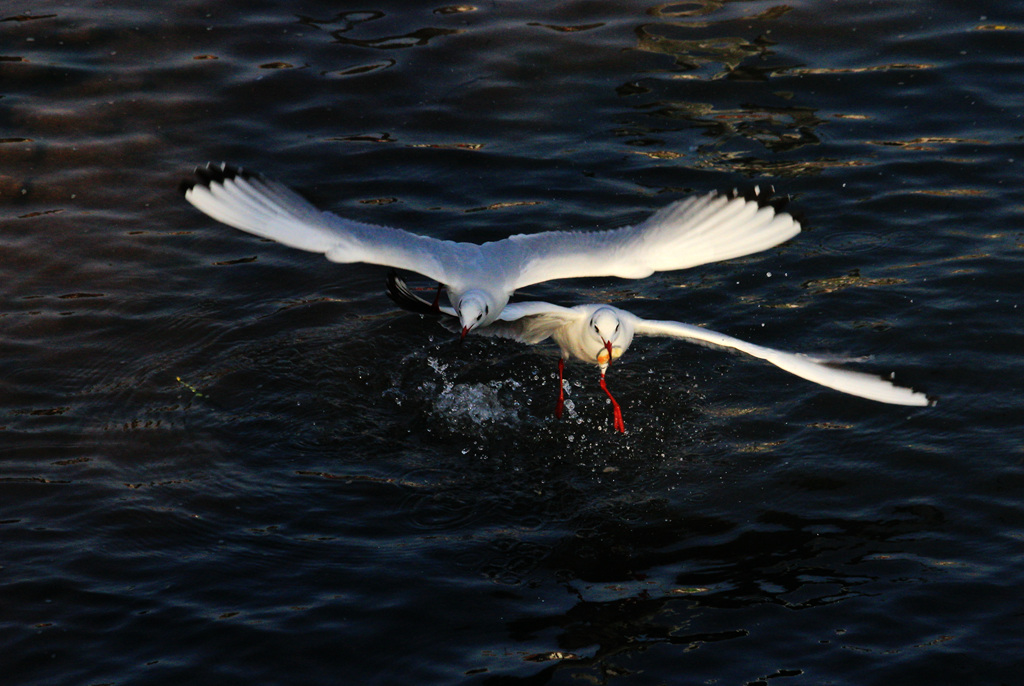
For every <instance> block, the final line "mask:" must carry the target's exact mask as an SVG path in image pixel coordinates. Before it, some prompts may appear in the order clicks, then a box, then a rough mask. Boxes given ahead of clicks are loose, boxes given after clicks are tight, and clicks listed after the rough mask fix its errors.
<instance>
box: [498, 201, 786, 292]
mask: <svg viewBox="0 0 1024 686" xmlns="http://www.w3.org/2000/svg"><path fill="white" fill-rule="evenodd" d="M764 203H765V197H764V196H760V195H757V192H756V191H755V195H754V196H753V197H751V198H745V197H742V196H735V195H732V196H730V195H719V194H718V193H714V192H712V193H708V194H706V195H701V196H694V197H691V198H687V199H685V200H680V201H678V202H675V203H673V204H671V205H668V206H667V207H665V208H663V209H661V210H659V211H658V212H655V213H654V214H653V215H651V217H650V218H648V219H647V220H646V221H644V222H642V223H640V224H637V225H635V226H627V227H623V228H621V229H612V230H608V231H592V232H572V231H550V232H546V233H537V234H529V235H525V234H520V235H516V236H511V237H510V238H508V239H506V240H502V241H495V242H493V243H485V244H484V245H482V246H480V247H481V251H482V253H483V255H484V257H485V259H487V260H489V261H492V262H493V263H494V264H508V263H511V264H516V265H517V266H518V276H515V277H513V281H514V284H513V285H514V288H522V287H524V286H528V285H530V284H534V283H539V282H541V281H549V280H552V279H565V278H574V277H582V276H617V277H622V278H631V279H636V278H643V277H646V276H650V275H651V274H652V273H654V272H660V271H671V270H676V269H685V268H687V267H695V266H697V265H701V264H706V263H708V262H716V261H719V260H727V259H731V258H734V257H740V256H743V255H749V254H751V253H755V252H759V251H761V250H767V249H768V248H771V247H773V246H776V245H778V244H779V243H782V242H783V241H786V240H789V239H790V238H792V237H793V236H795V235H796V234H798V233H799V232H800V224H799V222H797V221H796V220H795V219H793V217H792V216H790V215H789V214H787V213H784V212H777V211H776V210H775V208H774V207H772V206H771V205H768V204H764Z"/></svg>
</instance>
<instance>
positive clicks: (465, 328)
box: [459, 326, 469, 341]
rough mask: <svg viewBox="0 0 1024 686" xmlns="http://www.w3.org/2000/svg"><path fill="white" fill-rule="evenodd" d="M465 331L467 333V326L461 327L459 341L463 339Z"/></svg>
mask: <svg viewBox="0 0 1024 686" xmlns="http://www.w3.org/2000/svg"><path fill="white" fill-rule="evenodd" d="M467 333H469V327H468V326H464V327H462V336H460V337H459V340H460V341H461V340H465V338H466V334H467Z"/></svg>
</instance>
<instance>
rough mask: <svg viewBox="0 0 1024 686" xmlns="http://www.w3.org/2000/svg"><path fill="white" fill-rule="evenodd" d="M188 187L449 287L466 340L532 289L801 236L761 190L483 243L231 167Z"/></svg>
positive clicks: (255, 228)
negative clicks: (616, 221) (387, 221)
mask: <svg viewBox="0 0 1024 686" xmlns="http://www.w3.org/2000/svg"><path fill="white" fill-rule="evenodd" d="M181 190H182V192H183V193H184V195H185V199H186V200H188V201H189V202H190V203H192V204H193V205H194V206H195V207H197V208H198V209H199V210H201V211H202V212H204V213H206V214H207V215H209V216H210V217H212V218H214V219H216V220H218V221H221V222H224V223H225V224H228V225H230V226H233V227H235V228H238V229H241V230H242V231H247V232H249V233H252V234H255V235H257V236H261V237H263V238H270V239H273V240H275V241H278V242H279V243H283V244H285V245H287V246H290V247H292V248H299V249H300V250H309V251H310V252H318V253H323V254H324V255H325V256H326V257H327V259H329V260H331V261H332V262H342V263H351V262H367V263H370V264H380V265H385V266H389V267H394V268H397V269H404V270H408V271H412V272H416V273H418V274H422V275H424V276H426V277H428V278H430V279H433V280H435V281H437V282H438V283H439V284H443V285H444V286H445V287H446V288H447V292H448V300H449V302H450V303H451V304H452V306H453V307H454V308H455V312H456V315H457V316H458V318H459V323H460V330H461V333H462V335H463V336H465V335H466V334H467V333H468V332H470V331H472V330H473V329H475V328H477V327H480V326H486V325H488V324H491V323H492V322H494V321H495V320H496V319H497V318H498V316H499V315H500V314H501V311H502V309H503V308H504V307H505V305H506V304H507V303H508V300H509V297H511V295H512V294H513V293H514V292H515V291H516V289H519V288H523V287H524V286H529V285H531V284H535V283H540V282H542V281H551V280H554V279H568V278H575V277H584V276H617V277H621V278H626V279H639V278H643V277H647V276H650V275H651V274H653V273H654V272H660V271H671V270H675V269H685V268H687V267H695V266H697V265H701V264H706V263H708V262H717V261H719V260H727V259H731V258H734V257H741V256H743V255H749V254H751V253H756V252H759V251H761V250H767V249H768V248H771V247H774V246H776V245H778V244H779V243H782V242H783V241H786V240H789V239H790V238H792V237H793V236H795V235H796V234H798V233H799V232H800V224H799V223H798V222H797V221H796V220H795V219H793V217H791V216H790V215H789V214H786V213H784V212H777V211H776V210H775V209H774V208H773V207H772V206H771V205H768V204H766V202H767V200H766V197H765V196H764V195H762V194H760V193H759V192H758V191H757V190H756V189H755V192H754V195H753V197H751V198H745V197H742V196H738V195H735V194H732V195H719V194H718V193H715V192H711V193H707V194H705V195H700V196H693V197H690V198H687V199H685V200H680V201H677V202H674V203H672V204H671V205H668V206H667V207H665V208H663V209H661V210H659V211H658V212H655V213H654V214H653V215H651V216H650V217H649V218H648V219H647V220H646V221H643V222H641V223H640V224H637V225H635V226H627V227H623V228H620V229H611V230H606V231H586V232H580V231H548V232H542V233H535V234H529V235H527V234H518V235H515V236H511V237H509V238H505V239H502V240H497V241H492V242H489V243H483V244H476V243H456V242H454V241H444V240H438V239H436V238H430V237H428V236H420V235H417V234H414V233H410V232H408V231H403V230H401V229H393V228H388V227H384V226H375V225H372V224H364V223H362V222H358V221H354V220H352V219H346V218H344V217H339V216H338V215H336V214H332V213H330V212H322V211H320V210H318V209H317V208H316V207H314V206H313V205H311V204H310V203H309V202H308V201H306V200H305V199H303V198H302V197H301V196H299V195H298V194H297V193H295V192H294V191H292V190H290V189H289V188H287V187H286V186H284V185H282V184H281V183H278V182H277V181H272V180H271V179H268V178H266V177H265V176H262V175H261V174H256V173H253V172H248V171H244V170H242V169H239V168H236V167H232V166H230V165H227V164H220V165H215V164H212V163H211V164H208V165H207V166H206V167H200V168H198V169H196V178H195V179H193V180H190V181H186V182H184V183H183V184H182V187H181ZM438 295H440V292H439V293H438Z"/></svg>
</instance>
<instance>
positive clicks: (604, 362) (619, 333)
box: [590, 307, 629, 374]
mask: <svg viewBox="0 0 1024 686" xmlns="http://www.w3.org/2000/svg"><path fill="white" fill-rule="evenodd" d="M590 331H591V333H592V334H593V335H594V336H596V337H597V338H598V339H600V341H601V350H600V352H598V353H597V365H598V366H599V367H600V368H601V374H604V372H605V370H606V369H608V365H609V364H611V362H612V360H614V359H616V358H618V357H620V356H621V355H622V353H624V352H625V351H626V348H627V347H629V341H628V340H625V338H626V336H625V331H624V327H623V325H622V321H621V319H620V318H619V316H618V314H616V312H615V310H613V309H612V308H610V307H600V308H598V309H597V310H595V311H594V314H592V315H591V316H590Z"/></svg>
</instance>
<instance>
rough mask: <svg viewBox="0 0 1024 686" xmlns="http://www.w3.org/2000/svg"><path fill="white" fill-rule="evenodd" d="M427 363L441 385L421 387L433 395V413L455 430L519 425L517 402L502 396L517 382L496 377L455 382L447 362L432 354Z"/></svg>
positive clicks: (430, 383)
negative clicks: (490, 379) (477, 381)
mask: <svg viewBox="0 0 1024 686" xmlns="http://www.w3.org/2000/svg"><path fill="white" fill-rule="evenodd" d="M427 364H428V365H429V366H430V368H431V369H433V370H434V373H435V374H436V376H437V378H438V379H439V380H440V382H441V383H440V388H438V385H437V384H436V383H434V382H432V381H428V382H425V383H424V384H423V385H422V386H421V390H422V391H424V393H426V394H427V395H429V396H432V397H433V403H432V413H433V415H434V416H435V417H436V418H439V419H443V420H444V422H445V423H446V424H447V425H448V426H449V427H450V428H451V429H452V430H455V431H461V430H465V429H467V428H472V427H487V426H496V425H497V426H507V427H514V426H517V425H518V424H519V421H520V419H519V404H518V402H516V401H515V400H514V399H509V398H505V397H502V396H503V395H508V394H504V393H502V392H503V391H505V390H511V391H515V390H517V389H519V388H520V387H521V384H520V383H519V382H518V381H514V380H511V379H509V380H504V381H500V380H496V381H490V382H488V383H457V382H456V381H455V380H454V379H453V378H451V377H450V376H449V374H448V368H449V365H448V364H446V363H442V362H440V361H439V360H437V359H436V358H434V357H430V358H428V359H427Z"/></svg>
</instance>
